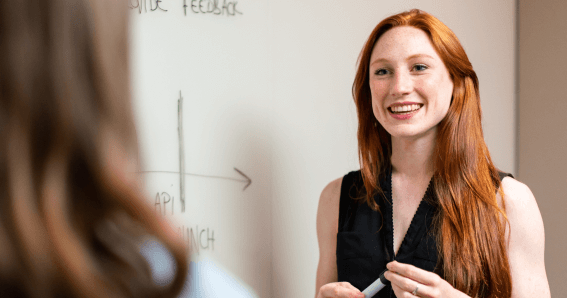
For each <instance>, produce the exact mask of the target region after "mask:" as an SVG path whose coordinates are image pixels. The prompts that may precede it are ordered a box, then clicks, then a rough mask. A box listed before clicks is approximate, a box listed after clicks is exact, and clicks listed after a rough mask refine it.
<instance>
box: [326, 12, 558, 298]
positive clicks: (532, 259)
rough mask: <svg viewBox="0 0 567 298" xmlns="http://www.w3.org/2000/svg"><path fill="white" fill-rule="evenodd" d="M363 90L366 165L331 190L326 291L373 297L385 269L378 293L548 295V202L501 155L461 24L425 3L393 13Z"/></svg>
mask: <svg viewBox="0 0 567 298" xmlns="http://www.w3.org/2000/svg"><path fill="white" fill-rule="evenodd" d="M353 96H354V101H355V103H356V106H357V113H358V119H359V126H358V142H359V143H358V144H359V157H360V163H361V170H360V171H356V172H351V173H349V174H347V175H345V176H344V177H343V178H339V179H337V180H335V181H332V182H331V183H330V184H329V185H328V186H327V187H326V188H325V189H324V190H323V192H322V194H321V198H320V202H319V209H318V214H317V234H318V240H319V252H320V258H319V265H318V268H317V294H316V297H318V298H323V297H364V294H362V293H361V292H360V290H362V289H364V288H366V287H367V286H369V285H370V284H371V283H372V282H373V281H374V280H376V279H377V278H378V275H379V274H380V273H381V272H382V271H383V270H384V269H386V268H387V269H389V271H388V272H386V274H385V277H386V279H388V280H389V281H391V285H388V286H387V287H386V288H385V289H383V290H382V291H380V292H379V293H378V294H377V295H376V296H375V297H392V293H394V294H395V295H396V297H515V298H519V297H549V296H550V293H549V285H548V282H547V276H546V272H545V265H544V230H543V222H542V219H541V215H540V212H539V209H538V207H537V204H536V201H535V199H534V197H533V195H532V193H531V192H530V190H529V188H528V187H527V186H525V185H524V184H522V183H520V182H518V181H516V180H514V179H513V178H512V177H511V175H508V174H504V173H501V172H499V171H498V170H497V169H496V168H495V166H494V164H493V163H492V160H491V158H490V154H489V152H488V149H487V147H486V144H485V142H484V139H483V133H482V125H481V108H480V99H479V89H478V79H477V77H476V74H475V72H474V70H473V68H472V65H471V63H470V62H469V60H468V58H467V55H466V53H465V51H464V50H463V48H462V46H461V45H460V43H459V41H458V39H457V37H456V36H455V35H454V33H453V32H452V31H451V30H450V29H449V28H447V26H445V25H444V24H443V23H441V22H440V21H439V20H438V19H436V18H435V17H433V16H431V15H430V14H427V13H425V12H422V11H419V10H412V11H409V12H404V13H400V14H397V15H394V16H391V17H389V18H387V19H385V20H383V21H382V22H380V24H378V26H377V27H376V28H375V29H374V31H373V32H372V33H371V35H370V37H369V38H368V41H367V42H366V45H365V46H364V48H363V50H362V53H361V55H360V58H359V65H358V71H357V73H356V78H355V81H354V84H353ZM359 289H360V290H359Z"/></svg>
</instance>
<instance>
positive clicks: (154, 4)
mask: <svg viewBox="0 0 567 298" xmlns="http://www.w3.org/2000/svg"><path fill="white" fill-rule="evenodd" d="M148 2H149V3H150V11H156V10H158V9H159V10H160V11H163V12H167V10H166V9H164V8H163V7H161V6H160V3H162V2H163V0H128V7H129V8H130V9H136V8H137V9H138V12H139V13H142V11H143V12H148Z"/></svg>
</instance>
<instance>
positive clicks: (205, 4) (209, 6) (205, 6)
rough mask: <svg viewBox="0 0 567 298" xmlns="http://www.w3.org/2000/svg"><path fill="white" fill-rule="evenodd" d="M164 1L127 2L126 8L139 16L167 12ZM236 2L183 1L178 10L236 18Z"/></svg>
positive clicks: (216, 0) (132, 0) (134, 0)
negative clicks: (136, 12)
mask: <svg viewBox="0 0 567 298" xmlns="http://www.w3.org/2000/svg"><path fill="white" fill-rule="evenodd" d="M164 2H165V0H128V7H129V8H130V9H137V10H138V12H139V13H140V14H141V13H142V12H145V13H148V12H156V11H160V12H168V11H169V9H168V7H166V6H167V4H164ZM237 6H238V1H231V0H228V1H227V0H222V2H221V0H183V5H182V6H180V7H179V8H182V9H183V13H184V14H185V16H187V13H190V14H191V13H192V14H210V15H226V16H236V15H241V14H242V12H241V11H239V10H238V7H237Z"/></svg>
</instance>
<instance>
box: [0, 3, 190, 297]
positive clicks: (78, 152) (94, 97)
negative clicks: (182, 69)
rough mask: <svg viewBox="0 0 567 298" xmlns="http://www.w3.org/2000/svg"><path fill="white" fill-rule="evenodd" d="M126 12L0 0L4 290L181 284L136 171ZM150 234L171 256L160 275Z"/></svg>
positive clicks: (144, 289) (167, 232) (115, 291)
mask: <svg viewBox="0 0 567 298" xmlns="http://www.w3.org/2000/svg"><path fill="white" fill-rule="evenodd" d="M127 23H128V11H127V7H126V5H125V3H122V2H118V1H111V0H91V1H86V0H85V1H83V0H49V1H46V0H18V1H0V196H1V197H0V203H1V207H0V297H158V296H159V297H175V296H177V295H178V294H179V292H180V291H181V289H182V288H183V286H184V284H185V280H186V275H187V272H188V262H187V252H186V248H185V247H184V245H183V244H182V243H181V240H180V239H178V238H177V236H176V234H175V233H174V231H173V230H172V228H171V227H170V226H169V225H168V224H167V223H166V222H165V221H164V220H163V219H161V218H159V217H157V216H156V215H155V213H154V211H153V210H152V209H151V208H150V207H149V205H148V204H146V200H145V198H144V195H143V192H142V191H141V188H140V187H139V184H138V178H137V177H136V174H135V173H136V172H137V168H136V167H137V166H136V165H137V164H138V163H137V140H136V134H135V127H134V122H133V115H132V110H131V106H130V82H129V65H128V64H129V62H128V61H129V57H128V44H127V41H128V26H127ZM144 239H146V240H144ZM147 239H152V241H153V242H152V243H157V244H158V246H159V247H161V248H162V249H164V250H165V251H166V252H167V255H168V256H169V261H170V263H169V265H170V267H171V268H170V271H171V274H170V277H169V279H166V280H162V281H163V282H162V283H159V282H155V278H152V269H151V267H150V265H149V263H148V262H149V260H148V257H147V254H146V255H145V253H144V250H143V247H142V246H143V243H147ZM144 241H145V242H144ZM150 263H151V262H150Z"/></svg>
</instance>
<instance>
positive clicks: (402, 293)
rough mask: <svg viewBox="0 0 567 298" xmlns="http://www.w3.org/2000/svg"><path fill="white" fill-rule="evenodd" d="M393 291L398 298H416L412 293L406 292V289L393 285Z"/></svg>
mask: <svg viewBox="0 0 567 298" xmlns="http://www.w3.org/2000/svg"><path fill="white" fill-rule="evenodd" d="M392 290H393V291H394V294H395V295H396V297H398V298H410V297H411V298H414V297H415V296H414V295H413V294H412V293H410V292H408V291H406V290H405V289H402V288H400V287H398V286H397V285H396V284H392Z"/></svg>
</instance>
